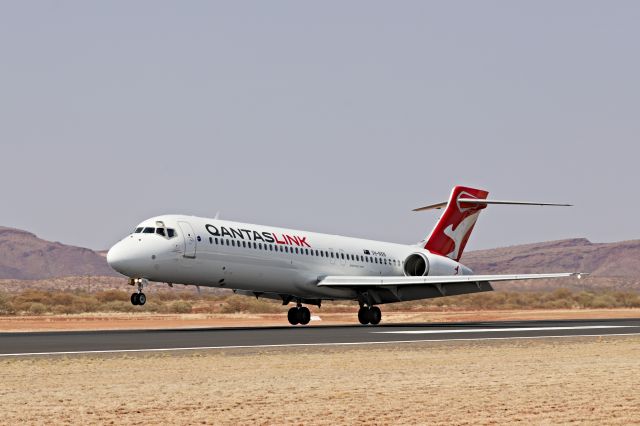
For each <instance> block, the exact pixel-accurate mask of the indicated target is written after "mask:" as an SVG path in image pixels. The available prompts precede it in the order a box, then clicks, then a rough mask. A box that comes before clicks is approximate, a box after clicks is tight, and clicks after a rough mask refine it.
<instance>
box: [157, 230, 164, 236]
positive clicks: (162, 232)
mask: <svg viewBox="0 0 640 426" xmlns="http://www.w3.org/2000/svg"><path fill="white" fill-rule="evenodd" d="M156 234H158V235H162V236H163V237H164V236H165V234H164V228H156Z"/></svg>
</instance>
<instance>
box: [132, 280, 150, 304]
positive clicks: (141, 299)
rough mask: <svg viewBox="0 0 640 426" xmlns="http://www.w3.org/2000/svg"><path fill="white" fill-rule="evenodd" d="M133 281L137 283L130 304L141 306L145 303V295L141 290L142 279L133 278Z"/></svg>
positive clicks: (142, 285)
mask: <svg viewBox="0 0 640 426" xmlns="http://www.w3.org/2000/svg"><path fill="white" fill-rule="evenodd" d="M135 282H136V283H137V284H138V291H137V292H136V293H133V294H132V295H131V304H132V305H140V306H142V305H144V304H145V303H147V296H145V294H144V293H143V292H142V289H143V288H144V284H143V282H142V280H135Z"/></svg>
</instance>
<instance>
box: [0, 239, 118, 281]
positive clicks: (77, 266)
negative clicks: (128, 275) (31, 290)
mask: <svg viewBox="0 0 640 426" xmlns="http://www.w3.org/2000/svg"><path fill="white" fill-rule="evenodd" d="M78 275H93V276H96V275H99V276H117V274H116V272H115V271H113V270H112V269H111V268H110V267H109V265H108V264H107V261H106V259H105V257H104V256H103V255H100V254H99V253H96V252H95V251H93V250H90V249H87V248H81V247H74V246H68V245H65V244H61V243H57V242H50V241H46V240H43V239H40V238H38V237H37V236H35V235H34V234H32V233H30V232H26V231H21V230H19V229H13V228H5V227H0V279H19V280H37V279H44V278H56V277H65V276H78Z"/></svg>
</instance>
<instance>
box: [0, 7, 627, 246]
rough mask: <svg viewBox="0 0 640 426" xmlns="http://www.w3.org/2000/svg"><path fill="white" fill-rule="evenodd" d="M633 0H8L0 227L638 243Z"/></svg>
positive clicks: (107, 239) (67, 237)
mask: <svg viewBox="0 0 640 426" xmlns="http://www.w3.org/2000/svg"><path fill="white" fill-rule="evenodd" d="M639 23H640V3H639V2H635V1H628V2H625V1H600V2H591V1H582V0H581V1H530V2H513V1H501V2H490V1H482V2H478V1H468V2H463V1H442V2H427V1H415V2H411V1H386V2H376V1H369V0H367V1H334V2H331V1H322V2H319V1H318V2H306V1H305V2H301V1H269V2H266V1H255V2H250V1H242V2H239V1H228V2H213V1H202V2H196V1H189V2H182V1H173V2H160V1H148V2H146V1H119V2H87V1H77V2H66V1H57V0H56V1H50V2H44V1H42V2H35V1H14V2H11V1H4V2H1V3H0V144H1V145H0V146H1V151H0V152H1V154H2V162H1V167H0V178H1V181H2V187H1V188H2V198H1V199H2V204H1V206H0V225H5V226H13V227H18V228H22V229H27V230H30V231H33V232H35V233H37V234H38V235H39V236H41V237H43V238H47V239H52V240H58V241H61V242H64V243H68V244H75V245H82V246H87V247H91V248H100V249H101V248H107V247H109V246H110V245H111V244H112V243H114V242H115V241H117V240H118V239H120V238H121V237H122V236H123V235H124V234H126V233H127V232H129V231H130V230H131V229H132V228H133V227H134V225H136V224H137V223H138V222H140V221H142V220H143V219H145V218H147V217H150V216H154V215H157V214H162V213H187V214H194V215H203V216H213V215H215V213H216V212H217V211H221V213H222V218H224V219H229V220H238V221H245V222H251V223H262V224H268V225H279V226H286V227H292V228H302V229H308V230H314V231H319V232H330V233H340V234H345V235H352V236H359V237H367V238H375V239H382V240H388V241H394V242H401V243H413V242H416V241H419V240H420V239H422V238H423V237H424V236H425V235H426V234H427V233H428V232H429V230H430V229H431V227H432V226H433V224H434V223H435V220H436V219H437V217H438V214H437V213H436V212H426V213H412V212H411V211H410V210H411V209H412V208H414V207H417V206H421V205H424V204H427V203H431V202H438V201H442V200H444V199H445V198H446V197H447V196H448V195H449V192H450V189H451V187H452V186H453V185H454V184H457V183H460V184H467V185H475V186H478V187H481V188H486V189H487V190H489V191H490V192H491V194H490V195H491V196H492V197H494V198H498V199H525V200H528V199H531V200H538V201H552V202H556V201H557V202H572V203H575V204H576V207H573V208H570V209H566V208H565V209H561V208H546V209H543V208H539V207H535V208H534V207H500V206H495V207H490V208H489V209H488V210H487V211H485V212H483V214H482V216H481V218H480V219H479V221H478V225H477V227H476V230H475V233H474V235H473V237H472V238H471V241H470V244H469V246H468V248H471V249H474V248H485V247H495V246H501V245H508V244H517V243H524V242H536V241H544V240H550V239H561V238H568V237H587V238H589V239H591V240H592V241H614V240H621V239H634V238H640V220H638V217H639V214H640V196H638V183H639V177H640V171H639V169H640V166H639V165H638V156H639V155H640V148H639V147H638V145H639V142H640V77H639V76H640V44H639V41H640V24H639Z"/></svg>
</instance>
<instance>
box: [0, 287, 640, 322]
mask: <svg viewBox="0 0 640 426" xmlns="http://www.w3.org/2000/svg"><path fill="white" fill-rule="evenodd" d="M129 298H130V294H129V293H128V292H126V291H119V290H108V291H102V292H98V293H89V292H84V291H59V292H48V291H41V290H27V291H24V292H21V293H15V294H13V293H2V292H0V315H4V316H7V315H46V314H80V313H97V312H140V311H143V312H151V313H161V314H162V313H167V314H188V313H205V314H211V313H223V314H228V313H240V312H244V313H279V312H285V311H286V310H287V309H288V307H286V306H282V304H281V303H279V302H277V301H274V300H265V299H261V300H257V299H255V298H252V297H246V296H238V295H198V294H195V293H194V294H188V293H177V292H170V291H161V292H157V293H150V294H149V295H148V301H147V304H146V305H145V306H143V307H140V306H133V305H131V303H130V301H129ZM355 307H356V304H355V303H354V302H351V303H349V302H327V303H325V304H323V306H322V311H324V312H345V311H351V310H353V309H354V308H355ZM589 308H591V309H593V308H640V294H639V293H635V292H624V291H602V292H591V291H579V292H578V291H571V290H567V289H558V290H555V291H553V292H489V293H476V294H469V295H462V296H453V297H441V298H437V299H427V300H418V301H415V302H404V303H394V304H389V305H385V309H386V310H389V311H443V310H444V311H464V310H508V309H589Z"/></svg>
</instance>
